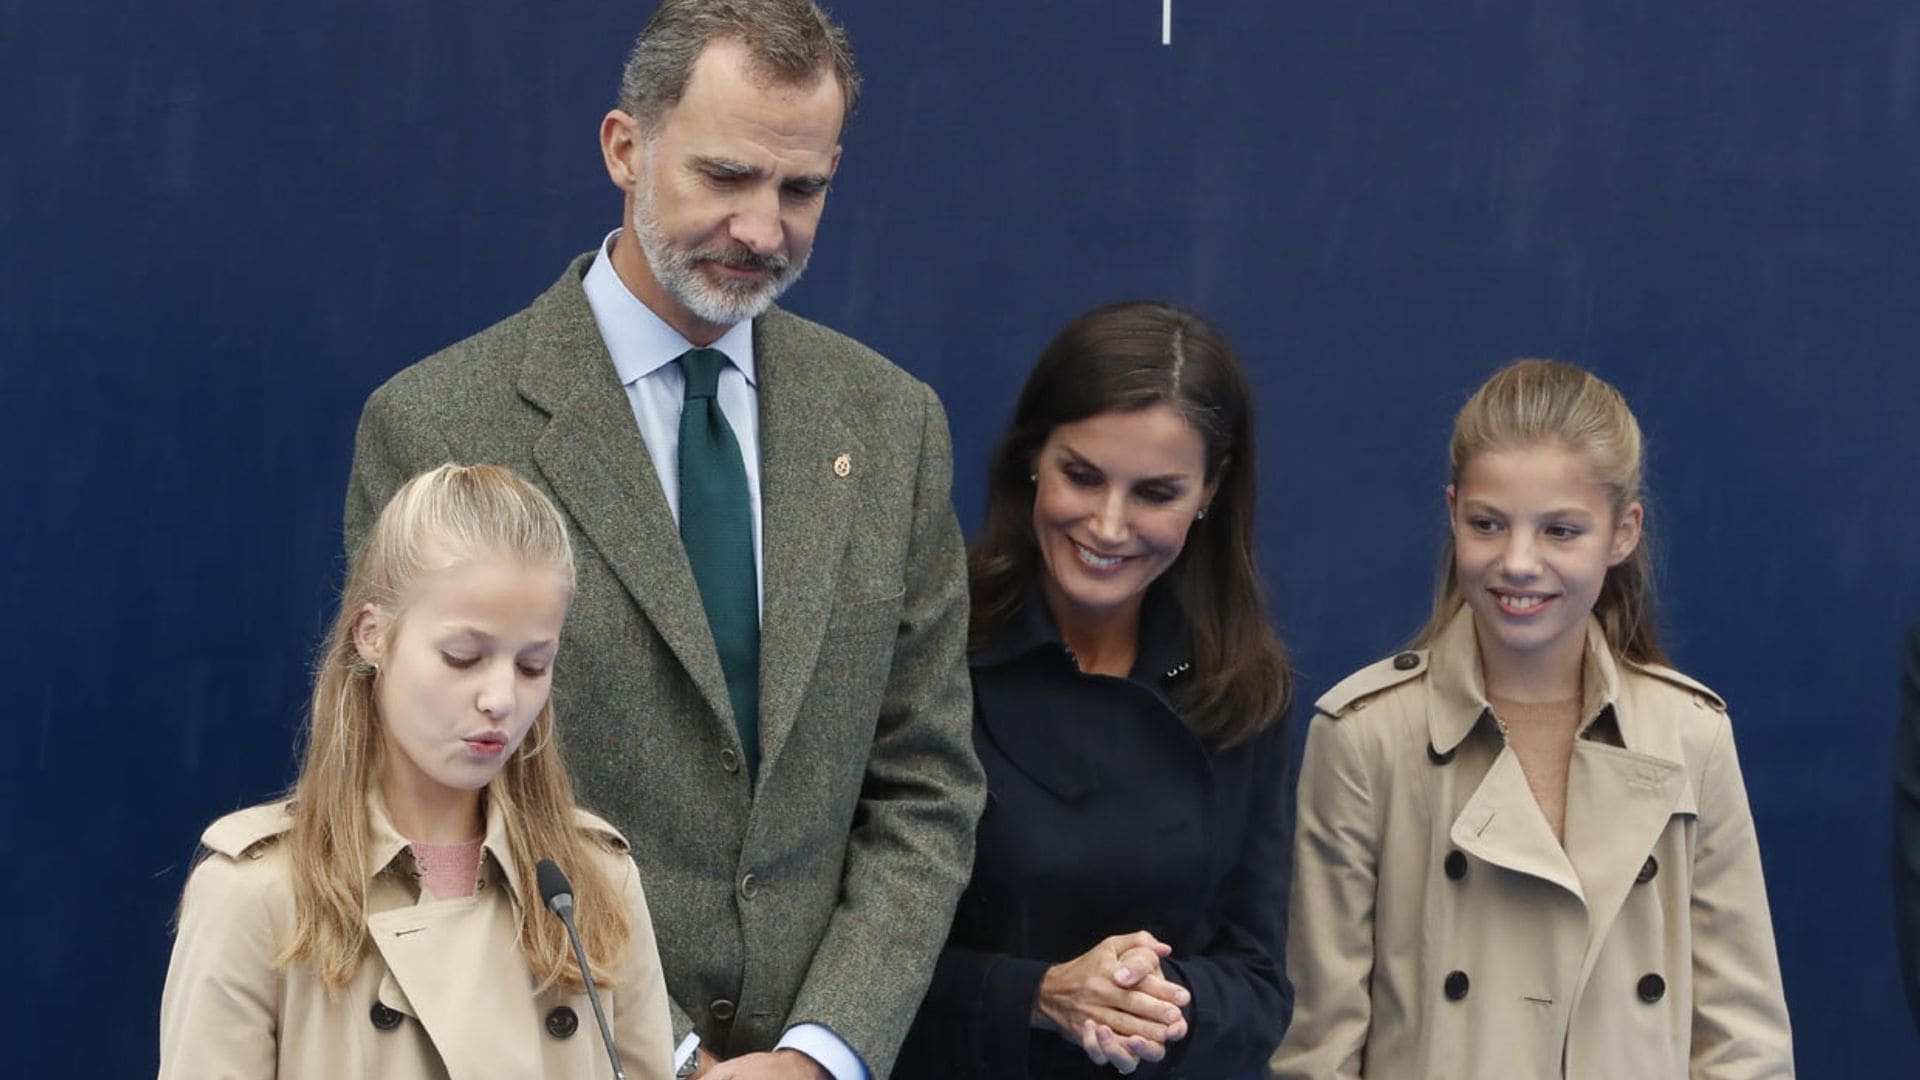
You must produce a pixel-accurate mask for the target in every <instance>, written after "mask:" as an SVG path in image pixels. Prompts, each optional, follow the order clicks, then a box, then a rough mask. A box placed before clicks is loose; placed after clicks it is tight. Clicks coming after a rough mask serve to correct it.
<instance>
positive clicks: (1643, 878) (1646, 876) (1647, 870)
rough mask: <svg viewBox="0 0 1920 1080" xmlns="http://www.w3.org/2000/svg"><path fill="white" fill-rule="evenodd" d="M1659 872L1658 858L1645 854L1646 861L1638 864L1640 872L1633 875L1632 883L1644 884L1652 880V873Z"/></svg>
mask: <svg viewBox="0 0 1920 1080" xmlns="http://www.w3.org/2000/svg"><path fill="white" fill-rule="evenodd" d="M1659 872H1660V860H1658V859H1656V858H1654V857H1653V856H1651V855H1649V856H1647V861H1646V862H1643V863H1641V864H1640V872H1639V873H1637V874H1635V875H1633V883H1634V884H1635V885H1645V884H1646V883H1647V882H1649V881H1652V880H1653V875H1655V874H1657V873H1659Z"/></svg>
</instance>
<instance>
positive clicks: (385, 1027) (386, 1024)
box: [367, 1001, 400, 1031]
mask: <svg viewBox="0 0 1920 1080" xmlns="http://www.w3.org/2000/svg"><path fill="white" fill-rule="evenodd" d="M367 1019H369V1020H371V1021H373V1026H374V1027H375V1028H378V1029H379V1030H381V1031H392V1030H393V1029H394V1028H397V1027H399V1026H400V1014H399V1013H398V1012H397V1011H395V1010H393V1009H389V1008H387V1007H386V1005H384V1004H382V1003H381V1002H378V1001H375V1002H374V1003H373V1008H371V1009H368V1010H367Z"/></svg>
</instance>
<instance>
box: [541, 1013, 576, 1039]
mask: <svg viewBox="0 0 1920 1080" xmlns="http://www.w3.org/2000/svg"><path fill="white" fill-rule="evenodd" d="M579 1030H580V1017H579V1016H577V1015H575V1014H574V1011H573V1010H572V1009H570V1008H568V1007H567V1006H565V1005H555V1006H554V1007H553V1011H551V1012H549V1013H547V1034H549V1035H551V1036H553V1037H554V1038H556V1039H564V1038H567V1037H569V1036H571V1035H572V1034H573V1033H574V1032H576V1031H579Z"/></svg>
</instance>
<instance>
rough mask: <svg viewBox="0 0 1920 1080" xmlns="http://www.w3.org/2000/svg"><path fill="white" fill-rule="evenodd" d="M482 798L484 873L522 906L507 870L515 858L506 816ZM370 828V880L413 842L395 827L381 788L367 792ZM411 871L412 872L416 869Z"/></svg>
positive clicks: (482, 864) (368, 843) (481, 841)
mask: <svg viewBox="0 0 1920 1080" xmlns="http://www.w3.org/2000/svg"><path fill="white" fill-rule="evenodd" d="M480 798H481V801H482V802H483V803H484V804H485V805H486V812H487V829H486V834H485V835H484V836H483V837H482V838H481V840H480V851H481V853H482V859H481V868H482V869H481V873H482V875H483V876H484V877H486V878H487V880H497V881H499V882H500V884H501V887H502V888H504V889H506V890H507V895H508V896H509V897H511V898H512V899H513V902H514V903H515V904H518V903H519V902H520V897H519V894H518V893H517V892H516V891H515V889H514V880H513V875H512V874H511V873H509V872H508V871H507V867H509V866H511V865H513V862H512V859H513V856H512V855H511V853H510V852H509V851H508V849H507V822H506V815H505V814H503V813H502V812H501V811H500V808H499V805H498V803H497V801H496V800H494V799H490V798H488V797H487V796H486V793H485V792H482V793H481V796H480ZM367 826H368V831H369V832H370V833H371V834H372V835H371V836H369V837H368V842H367V877H368V878H369V879H372V878H374V877H378V876H379V875H380V874H381V873H382V872H384V871H385V870H386V869H387V868H388V867H390V866H392V865H393V864H394V862H395V861H396V860H399V859H400V858H401V856H402V855H403V854H405V853H406V851H407V850H408V848H409V846H410V842H409V841H408V840H407V838H406V837H404V836H401V835H400V830H399V829H396V828H394V825H393V817H392V815H390V814H388V813H387V800H386V798H385V797H384V796H382V795H381V794H380V789H379V788H378V787H375V788H374V789H373V790H372V791H369V792H367ZM489 861H491V862H492V866H491V867H488V866H487V863H488V862H489ZM407 869H408V870H411V869H412V867H411V866H409V867H408V868H407Z"/></svg>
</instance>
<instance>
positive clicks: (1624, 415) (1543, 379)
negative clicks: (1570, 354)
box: [1414, 360, 1667, 664]
mask: <svg viewBox="0 0 1920 1080" xmlns="http://www.w3.org/2000/svg"><path fill="white" fill-rule="evenodd" d="M1543 444H1544V445H1549V446H1563V447H1566V448H1567V449H1569V450H1571V451H1573V452H1574V453H1577V454H1580V455H1582V456H1583V457H1585V458H1586V460H1587V462H1588V464H1589V465H1590V466H1591V467H1592V469H1593V477H1594V480H1595V481H1596V482H1598V483H1599V484H1600V486H1601V487H1602V488H1603V489H1604V490H1605V491H1606V493H1607V505H1608V508H1609V509H1610V510H1611V511H1612V513H1613V517H1614V520H1615V521H1616V522H1617V521H1618V520H1619V519H1620V515H1622V514H1624V513H1626V510H1627V508H1628V507H1629V506H1631V505H1632V504H1633V503H1635V502H1641V503H1643V504H1644V502H1645V499H1646V494H1645V491H1644V490H1643V486H1644V485H1643V474H1644V473H1645V470H1646V451H1645V449H1644V447H1643V445H1642V441H1641V437H1640V424H1639V422H1638V421H1636V420H1635V419H1634V418H1633V410H1631V409H1629V408H1628V407H1627V402H1626V399H1625V398H1623V397H1621V396H1620V391H1618V390H1616V389H1614V388H1613V386H1612V385H1610V384H1609V383H1607V382H1606V381H1605V380H1604V379H1601V378H1600V377H1598V376H1596V375H1594V374H1593V373H1591V372H1589V371H1586V370H1585V369H1583V368H1578V367H1575V366H1574V365H1572V364H1568V363H1564V362H1562V361H1559V360H1516V361H1514V362H1513V363H1511V364H1509V365H1507V366H1506V367H1504V368H1501V369H1500V370H1499V371H1497V372H1495V373H1494V375H1493V377H1492V378H1490V379H1488V380H1487V381H1486V383H1485V384H1484V385H1482V386H1481V387H1480V389H1479V390H1477V391H1475V392H1474V395H1473V397H1471V398H1469V399H1468V400H1467V403H1466V405H1465V406H1463V407H1462V408H1461V410H1460V415H1459V416H1457V417H1455V418H1454V421H1453V440H1452V443H1451V445H1450V446H1449V447H1448V454H1447V459H1448V479H1449V482H1451V483H1455V484H1458V483H1459V482H1460V476H1461V474H1462V473H1463V472H1464V471H1465V470H1466V467H1467V463H1468V462H1470V461H1472V460H1473V458H1474V457H1475V455H1478V454H1481V453H1485V452H1486V451H1489V450H1513V449H1521V448H1525V447H1529V446H1538V445H1543ZM1454 555H1455V552H1454V543H1453V530H1452V529H1451V528H1449V529H1448V530H1447V539H1446V544H1445V546H1444V547H1443V549H1442V551H1441V553H1440V568H1439V573H1438V575H1437V584H1436V585H1435V588H1434V595H1433V614H1432V615H1431V616H1429V617H1428V619H1427V625H1426V626H1425V627H1423V628H1422V629H1421V631H1420V634H1419V636H1418V637H1416V638H1415V639H1414V647H1416V648H1418V647H1420V646H1424V645H1427V644H1430V643H1432V641H1433V639H1434V638H1435V637H1436V636H1438V635H1439V633H1440V631H1441V630H1442V629H1444V628H1445V627H1446V625H1447V623H1448V622H1450V621H1452V619H1453V616H1454V613H1455V612H1457V611H1459V610H1460V605H1461V604H1464V603H1465V602H1466V599H1465V597H1464V596H1463V595H1462V594H1461V592H1460V581H1459V576H1458V570H1457V569H1456V567H1455V565H1454V561H1455V560H1454ZM1653 592H1654V590H1653V553H1652V550H1651V544H1650V543H1649V541H1648V537H1647V534H1646V532H1645V531H1644V530H1643V531H1642V533H1641V536H1640V542H1639V543H1638V544H1637V545H1635V547H1634V549H1633V553H1632V554H1631V555H1629V556H1627V558H1626V559H1624V560H1622V561H1621V562H1620V564H1619V565H1617V566H1613V567H1611V568H1609V569H1608V570H1607V577H1606V581H1605V582H1604V583H1602V585H1601V586H1600V597H1599V599H1598V600H1596V601H1595V602H1594V605H1593V613H1594V615H1595V616H1596V617H1598V618H1599V620H1600V627H1601V629H1602V630H1603V631H1604V632H1605V634H1606V638H1607V645H1608V646H1609V647H1610V648H1611V649H1612V650H1613V652H1614V654H1615V655H1616V656H1620V657H1623V658H1625V659H1627V660H1631V661H1633V662H1634V663H1638V664H1664V663H1666V659H1667V658H1666V653H1665V652H1664V651H1663V650H1662V649H1661V648H1660V637H1659V632H1658V629H1657V628H1656V627H1655V625H1654V614H1653V603H1654V597H1653Z"/></svg>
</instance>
